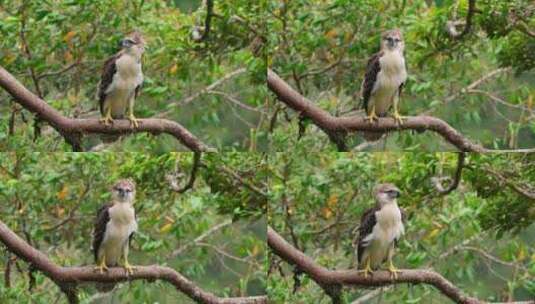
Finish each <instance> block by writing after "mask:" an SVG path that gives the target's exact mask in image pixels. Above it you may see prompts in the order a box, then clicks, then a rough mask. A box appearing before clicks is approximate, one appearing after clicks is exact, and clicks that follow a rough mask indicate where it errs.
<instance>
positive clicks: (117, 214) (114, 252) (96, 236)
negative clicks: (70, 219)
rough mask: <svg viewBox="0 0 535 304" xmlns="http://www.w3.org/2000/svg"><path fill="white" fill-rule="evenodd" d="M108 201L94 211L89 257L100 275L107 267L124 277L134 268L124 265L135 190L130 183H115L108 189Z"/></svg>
mask: <svg viewBox="0 0 535 304" xmlns="http://www.w3.org/2000/svg"><path fill="white" fill-rule="evenodd" d="M111 192H112V201H111V203H109V204H105V205H103V206H102V207H100V208H99V209H98V212H97V218H96V220H95V227H94V230H93V254H94V256H95V263H96V264H97V266H96V267H95V270H98V271H100V273H103V272H104V271H107V270H108V266H109V267H113V266H117V265H121V266H123V267H124V268H125V270H126V272H127V273H128V274H132V273H133V272H134V270H135V267H133V266H131V265H130V264H129V263H128V247H129V245H130V242H131V240H132V236H133V235H134V232H135V231H136V230H137V221H136V215H135V210H134V206H133V205H134V199H135V195H136V186H135V184H134V182H133V181H132V180H130V179H124V180H119V181H118V182H117V183H116V184H115V185H114V186H113V188H112V191H111Z"/></svg>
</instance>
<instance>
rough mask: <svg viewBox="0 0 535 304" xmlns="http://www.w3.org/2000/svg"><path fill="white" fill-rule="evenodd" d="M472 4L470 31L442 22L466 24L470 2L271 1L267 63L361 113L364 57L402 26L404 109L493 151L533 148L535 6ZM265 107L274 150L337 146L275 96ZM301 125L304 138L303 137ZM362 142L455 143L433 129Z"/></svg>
mask: <svg viewBox="0 0 535 304" xmlns="http://www.w3.org/2000/svg"><path fill="white" fill-rule="evenodd" d="M476 9H477V11H476V12H475V13H474V15H473V18H472V22H471V27H470V28H469V32H468V33H467V34H466V35H464V36H462V37H452V36H451V35H450V34H449V32H448V30H447V28H448V26H447V25H448V24H455V25H456V26H455V27H454V30H455V31H456V32H458V33H461V32H462V31H463V30H464V25H463V23H466V18H467V14H468V12H467V11H468V1H467V0H460V1H459V0H443V1H442V0H441V1H438V0H437V1H424V0H414V1H385V0H362V1H351V0H338V1H308V0H306V1H305V0H295V1H270V12H271V15H270V18H269V19H268V28H269V31H268V33H269V39H268V42H269V48H268V49H269V65H270V67H271V68H272V69H273V70H275V71H276V72H277V73H278V74H279V75H280V76H281V77H283V78H284V79H285V80H286V81H287V82H289V83H290V84H291V85H292V86H293V87H294V88H295V89H297V90H298V91H300V92H301V93H302V94H303V95H305V96H306V97H308V98H309V99H310V100H312V101H313V102H315V103H316V104H317V105H319V106H320V107H321V108H323V109H325V110H328V111H329V112H331V113H333V114H336V115H348V114H356V113H360V114H361V115H363V113H362V111H361V110H360V106H361V105H360V101H359V96H360V94H359V90H360V85H361V82H362V79H363V76H364V71H365V67H366V63H367V59H368V58H369V57H370V56H371V55H372V54H374V53H375V52H377V51H378V49H379V37H380V34H381V32H382V31H384V30H387V29H391V28H400V29H401V31H402V32H403V33H404V39H405V57H406V63H407V70H408V74H409V78H408V81H407V84H406V86H405V88H404V94H403V97H402V101H401V113H402V115H419V114H429V115H433V116H436V117H439V118H442V119H443V120H445V121H446V122H448V123H449V124H451V125H452V126H453V127H454V128H456V129H457V130H459V131H460V132H461V133H462V134H464V135H466V136H467V137H468V138H470V139H472V140H473V141H476V142H480V143H482V144H483V145H484V146H486V147H489V148H495V147H501V148H522V147H524V148H529V147H532V146H533V145H534V144H535V124H534V121H535V119H534V110H533V99H534V96H535V95H534V94H535V92H534V91H533V88H534V87H535V77H534V72H533V67H534V60H535V56H533V54H534V53H535V37H534V35H535V33H534V32H533V28H534V26H535V5H534V4H533V2H532V1H527V0H514V1H500V0H492V1H476ZM512 71H514V72H512ZM489 75H490V76H489ZM478 80H481V81H479V82H478ZM474 83H476V84H475V85H473V86H470V85H471V84H474ZM357 109H359V112H356V111H355V110H357ZM270 110H271V112H272V113H273V114H274V115H275V113H278V119H277V120H276V123H275V124H274V125H272V128H271V130H272V131H273V136H272V146H273V149H274V150H280V151H283V150H285V149H286V148H287V147H289V146H292V145H294V144H302V145H306V146H307V147H309V149H313V150H317V149H335V148H336V147H335V146H334V145H331V144H329V141H328V138H327V137H326V136H325V134H323V133H322V132H321V131H319V130H318V129H317V128H315V127H313V126H311V123H310V122H309V121H307V120H304V121H303V120H302V119H300V118H299V115H298V114H297V113H294V112H293V111H291V110H288V109H285V108H284V107H283V106H282V105H281V104H280V103H279V102H278V101H277V100H276V99H275V98H274V97H273V98H272V99H271V106H270ZM274 121H275V120H274ZM298 122H299V123H298ZM303 126H305V127H306V132H304V134H305V135H304V136H299V134H301V133H302V132H301V131H302V127H303ZM351 142H352V143H353V145H357V144H359V143H361V142H362V138H361V137H359V136H354V137H353V138H352V139H351ZM366 149H367V150H383V149H385V150H399V149H405V150H406V149H426V150H431V151H444V150H451V149H452V148H451V146H449V145H448V144H446V143H444V140H443V139H442V138H440V137H438V136H436V135H433V134H432V133H431V132H426V133H423V134H412V133H411V132H402V133H392V134H391V135H390V136H389V137H388V138H387V140H386V141H382V142H380V144H379V145H372V146H371V147H366Z"/></svg>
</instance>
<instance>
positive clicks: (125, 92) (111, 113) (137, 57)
mask: <svg viewBox="0 0 535 304" xmlns="http://www.w3.org/2000/svg"><path fill="white" fill-rule="evenodd" d="M144 51H145V41H144V40H143V37H142V36H141V34H140V33H139V32H133V33H131V34H129V35H128V36H127V37H125V38H124V39H123V40H122V41H121V50H120V51H119V52H118V53H117V54H115V55H113V56H112V57H110V58H109V59H108V60H106V62H105V63H104V68H103V70H102V77H101V80H100V83H99V86H98V100H99V105H100V113H101V115H102V118H101V119H100V121H101V122H102V123H104V124H106V125H108V124H111V123H113V119H120V118H124V116H125V113H126V111H127V108H128V119H129V120H130V123H131V124H132V125H133V126H134V127H138V125H139V123H138V121H137V119H136V117H135V116H134V103H135V100H136V98H137V97H138V96H139V93H140V89H141V84H142V83H143V72H142V71H141V56H142V55H143V52H144Z"/></svg>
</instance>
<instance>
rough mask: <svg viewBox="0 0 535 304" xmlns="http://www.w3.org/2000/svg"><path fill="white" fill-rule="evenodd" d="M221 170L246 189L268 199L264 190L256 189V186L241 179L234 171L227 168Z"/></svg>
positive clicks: (223, 167) (222, 167)
mask: <svg viewBox="0 0 535 304" xmlns="http://www.w3.org/2000/svg"><path fill="white" fill-rule="evenodd" d="M220 169H221V170H222V171H223V172H225V173H226V174H227V175H230V176H231V177H232V178H234V179H235V180H237V181H238V182H239V183H240V184H242V185H243V186H244V187H246V188H249V190H252V191H253V192H256V193H257V194H260V195H262V196H266V197H267V193H266V192H264V191H263V190H262V189H259V188H258V187H256V186H255V185H253V184H251V183H250V182H248V181H246V180H245V179H243V177H241V176H240V175H239V174H238V173H236V172H234V171H232V170H231V169H229V168H227V167H225V166H221V167H220Z"/></svg>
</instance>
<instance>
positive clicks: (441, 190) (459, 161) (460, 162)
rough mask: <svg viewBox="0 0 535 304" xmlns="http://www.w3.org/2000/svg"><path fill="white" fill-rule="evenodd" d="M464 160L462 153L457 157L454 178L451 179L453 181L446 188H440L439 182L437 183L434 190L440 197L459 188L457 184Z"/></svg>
mask: <svg viewBox="0 0 535 304" xmlns="http://www.w3.org/2000/svg"><path fill="white" fill-rule="evenodd" d="M465 158H466V153H464V152H460V153H459V156H457V169H456V170H455V176H454V177H453V181H452V182H451V184H450V185H449V186H448V188H444V187H442V185H441V184H440V181H437V185H436V187H435V188H436V189H437V191H438V193H439V194H440V195H448V194H450V193H451V192H452V191H453V190H455V189H457V187H458V186H459V183H460V182H461V175H462V172H463V167H464V160H465Z"/></svg>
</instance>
